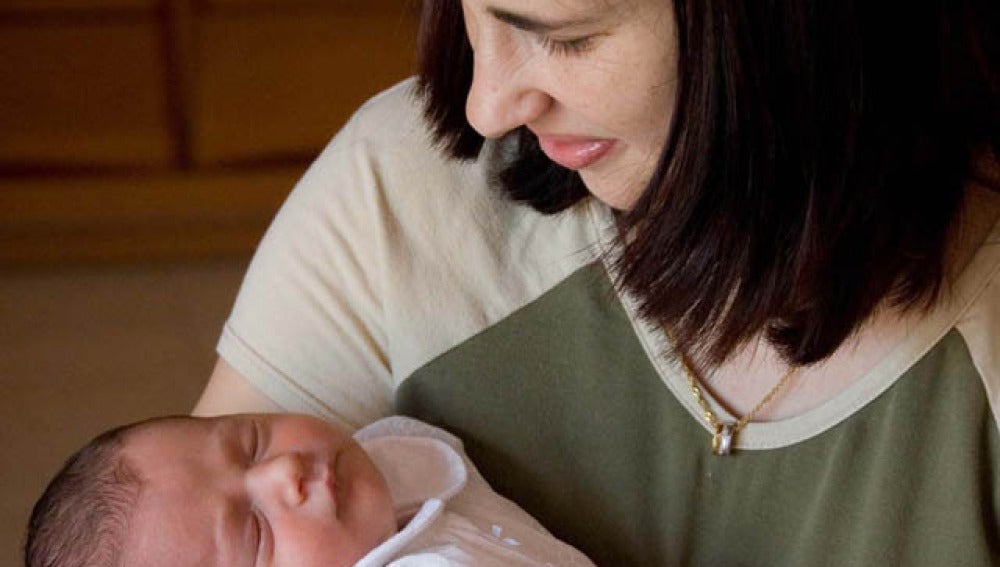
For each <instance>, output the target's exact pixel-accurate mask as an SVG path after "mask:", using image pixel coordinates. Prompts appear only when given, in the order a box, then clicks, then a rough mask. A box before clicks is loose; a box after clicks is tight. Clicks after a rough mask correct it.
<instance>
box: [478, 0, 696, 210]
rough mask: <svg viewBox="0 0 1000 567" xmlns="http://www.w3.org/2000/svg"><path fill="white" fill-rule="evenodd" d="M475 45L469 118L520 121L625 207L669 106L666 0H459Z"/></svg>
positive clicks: (657, 143) (600, 194) (488, 129)
mask: <svg viewBox="0 0 1000 567" xmlns="http://www.w3.org/2000/svg"><path fill="white" fill-rule="evenodd" d="M462 9H463V11H464V14H465V25H466V29H467V31H468V34H469V41H470V42H471V44H472V48H473V51H474V52H475V66H474V73H473V81H472V88H471V90H470V91H469V98H468V101H467V104H466V114H467V117H468V120H469V123H470V124H472V127H473V128H475V129H476V131H478V132H479V133H480V134H482V135H483V136H485V137H487V138H497V137H500V136H502V135H504V134H505V133H507V132H509V131H511V130H513V129H515V128H517V127H519V126H526V127H528V128H529V129H530V130H531V131H532V132H534V133H535V134H536V135H537V136H538V139H539V142H540V144H541V147H542V150H543V151H544V152H545V153H546V154H547V155H548V156H549V158H550V159H552V160H553V161H554V162H556V163H559V164H560V165H562V166H564V167H568V168H570V169H574V170H577V171H579V173H580V176H581V177H582V178H583V181H584V183H586V185H587V187H588V188H589V189H590V191H591V193H593V194H594V195H595V196H596V197H597V198H598V199H601V200H602V201H604V202H605V203H607V204H608V205H610V206H612V207H615V208H618V209H628V208H630V207H631V206H632V205H633V204H634V203H635V201H636V199H637V198H638V197H639V195H640V194H641V192H642V190H643V189H644V188H645V186H646V183H648V181H649V179H650V177H651V176H652V174H653V171H654V170H655V168H656V165H657V161H658V159H659V156H660V153H661V151H662V149H663V145H664V143H665V142H666V139H667V133H668V130H669V127H670V120H671V116H672V114H673V104H674V91H675V83H676V68H677V47H676V43H677V41H676V34H675V26H674V17H673V11H672V8H671V3H670V2H668V1H667V0H462Z"/></svg>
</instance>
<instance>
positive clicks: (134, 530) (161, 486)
mask: <svg viewBox="0 0 1000 567" xmlns="http://www.w3.org/2000/svg"><path fill="white" fill-rule="evenodd" d="M228 422H229V419H228V418H227V419H222V420H204V419H197V418H187V417H183V418H171V419H166V420H161V421H157V422H153V423H148V424H146V425H144V426H143V427H141V428H139V429H137V430H136V431H135V432H134V435H132V436H131V439H128V440H127V441H126V445H125V458H126V459H128V460H129V461H130V464H131V465H132V466H133V467H135V468H136V469H137V471H138V473H139V475H140V476H141V478H142V487H141V489H140V491H139V494H138V498H136V500H135V502H134V504H133V508H132V514H131V521H130V524H131V526H130V529H129V533H130V535H129V537H128V538H127V542H126V545H125V549H124V550H123V551H124V552H125V553H126V555H128V556H130V557H131V558H132V560H131V561H126V562H125V564H129V565H144V566H145V565H152V566H154V567H155V566H157V565H173V566H177V565H214V564H220V563H219V562H218V561H217V560H216V559H217V558H212V559H211V560H209V559H210V557H209V556H208V555H206V554H209V553H210V552H212V553H214V552H215V551H213V550H217V549H218V546H217V545H216V544H215V542H214V539H213V538H214V534H215V530H214V526H215V525H216V522H217V520H218V518H217V516H218V512H219V511H220V510H223V511H224V509H225V507H224V506H220V503H221V502H223V501H224V500H225V497H226V490H225V483H224V478H223V477H222V476H221V475H220V474H219V472H220V471H219V467H220V466H221V465H222V463H224V462H225V459H224V457H225V446H224V444H223V443H221V442H220V433H222V432H223V431H222V429H223V428H224V427H225V426H226V424H227V423H228ZM164 558H169V561H165V560H164ZM221 564H225V563H221Z"/></svg>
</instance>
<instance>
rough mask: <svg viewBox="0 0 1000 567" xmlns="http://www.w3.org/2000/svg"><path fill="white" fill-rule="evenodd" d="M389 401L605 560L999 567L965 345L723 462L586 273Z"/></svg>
mask: <svg viewBox="0 0 1000 567" xmlns="http://www.w3.org/2000/svg"><path fill="white" fill-rule="evenodd" d="M396 403H397V408H396V409H397V410H398V411H399V412H400V413H403V414H406V415H411V416H414V417H418V418H420V419H424V420H426V421H429V422H431V423H434V424H436V425H441V426H443V427H445V428H446V429H448V430H450V431H452V432H453V433H455V434H457V435H458V436H459V437H461V438H462V439H463V440H464V441H465V443H466V446H467V449H468V453H469V455H470V456H471V458H472V460H473V461H474V462H475V463H476V464H477V466H478V467H479V468H480V469H481V470H482V472H483V475H484V476H485V477H486V478H487V480H489V482H490V483H491V484H492V485H493V486H494V487H495V488H496V489H497V490H498V491H499V492H500V493H501V494H504V495H506V496H508V497H510V498H512V499H513V500H515V501H516V502H518V503H519V504H521V505H522V506H523V507H524V508H525V509H526V510H527V511H528V512H529V513H531V514H533V515H534V516H535V517H536V518H537V519H539V520H540V521H541V522H542V524H544V525H545V526H546V527H547V528H549V529H550V530H551V531H552V532H553V533H554V534H555V535H556V536H558V537H560V538H562V539H564V540H565V541H567V542H568V543H570V544H572V545H574V546H576V547H578V548H579V549H581V550H582V551H584V552H585V553H586V554H587V555H589V556H590V557H591V558H592V559H594V560H595V561H596V562H597V563H598V564H600V565H748V566H756V565H760V566H764V565H768V566H774V565H914V566H923V565H927V566H932V565H933V566H938V565H988V564H992V563H1000V555H998V554H1000V550H998V547H997V546H998V539H1000V536H998V526H997V510H998V509H1000V494H998V491H997V486H1000V471H998V470H997V463H998V460H997V456H998V454H1000V435H998V431H997V427H996V424H995V421H994V419H993V416H992V413H991V411H990V407H989V404H988V401H987V398H986V395H985V392H984V389H983V386H982V381H981V378H980V376H979V375H978V373H977V372H976V369H975V367H974V365H973V363H972V361H971V359H970V356H969V352H968V349H967V348H966V345H965V342H964V341H963V339H962V337H961V335H960V334H959V333H957V332H951V333H949V334H948V335H947V336H946V337H945V338H944V339H943V340H942V341H940V342H939V344H938V345H937V346H935V347H934V348H933V349H932V350H931V352H929V353H928V354H927V355H925V356H924V357H923V358H922V359H921V360H920V361H919V362H918V363H917V364H916V365H915V366H913V367H912V368H911V369H910V370H909V371H908V372H906V374H904V375H903V376H901V377H900V378H899V379H898V380H897V381H896V383H895V384H894V385H893V386H892V387H891V388H890V389H889V390H888V391H886V392H885V393H884V394H882V395H881V396H879V397H878V398H876V399H875V400H874V401H873V402H872V403H870V404H868V405H867V406H865V407H864V408H862V409H861V410H860V411H858V412H857V413H855V414H854V415H851V416H845V419H844V421H842V422H840V423H839V424H838V425H836V426H835V427H833V428H831V429H829V430H827V431H825V432H824V433H822V434H820V435H817V436H815V437H813V438H810V439H807V440H806V441H803V442H801V443H797V444H794V445H790V446H787V447H781V448H778V449H771V450H766V451H740V452H738V453H737V454H735V455H733V456H731V457H715V456H712V455H711V454H710V451H709V445H710V438H709V435H708V433H707V432H706V431H705V429H704V428H703V427H702V425H701V424H700V423H698V422H697V421H696V420H695V419H694V418H692V416H691V414H690V413H689V412H688V411H687V410H686V409H685V408H684V407H682V406H681V405H680V404H679V403H678V401H677V400H676V399H675V398H674V397H673V396H672V395H671V394H670V393H669V390H668V389H667V388H666V386H665V385H664V384H663V382H662V381H661V379H660V377H659V375H658V374H657V372H656V371H655V369H654V368H653V366H652V364H651V363H650V361H649V360H648V358H647V355H646V353H645V351H644V350H643V348H642V346H641V344H640V342H639V341H638V340H637V338H636V337H635V335H634V331H633V328H632V326H631V324H630V321H629V320H628V317H627V315H626V313H625V311H624V309H623V308H622V306H621V304H620V303H619V301H618V299H617V297H616V295H615V294H614V292H613V290H612V288H611V285H610V283H609V280H608V278H607V277H606V275H605V273H604V271H603V269H602V268H601V267H600V266H599V265H598V264H594V265H591V266H588V267H586V268H583V269H581V270H580V271H578V272H576V273H575V274H573V275H572V276H571V277H569V278H568V279H567V280H565V281H564V282H562V283H561V284H559V285H558V286H556V287H555V288H553V289H551V290H550V291H549V292H547V293H546V294H544V295H542V296H541V297H540V298H539V299H537V300H536V301H534V302H532V303H530V304H529V305H527V306H525V307H523V308H522V309H520V310H518V311H516V312H515V313H513V314H512V315H511V316H509V317H508V318H506V319H504V320H502V321H500V322H499V323H498V324H496V325H494V326H492V327H489V328H488V329H486V330H484V331H483V332H481V333H480V334H478V335H476V336H474V337H472V338H471V339H470V340H468V341H466V342H464V343H462V344H460V345H457V346H456V347H455V348H453V349H452V350H450V351H448V352H446V353H445V354H443V355H442V356H440V357H438V358H436V359H435V360H433V361H432V362H430V363H429V364H427V365H426V366H424V367H423V368H421V369H419V370H418V371H417V372H415V373H414V374H413V375H411V376H410V377H409V378H407V380H406V381H405V382H404V383H403V384H402V385H401V386H400V388H399V389H398V390H397V396H396Z"/></svg>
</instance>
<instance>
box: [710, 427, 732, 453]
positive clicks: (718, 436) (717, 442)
mask: <svg viewBox="0 0 1000 567" xmlns="http://www.w3.org/2000/svg"><path fill="white" fill-rule="evenodd" d="M735 434H736V424H735V423H720V424H718V425H716V426H715V435H713V436H712V453H713V454H716V455H728V454H730V453H731V452H732V450H733V435H735Z"/></svg>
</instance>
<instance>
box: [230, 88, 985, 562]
mask: <svg viewBox="0 0 1000 567" xmlns="http://www.w3.org/2000/svg"><path fill="white" fill-rule="evenodd" d="M499 146H500V143H499V142H487V144H486V146H485V148H484V151H483V154H482V156H481V157H480V158H479V159H478V160H474V161H465V162H462V161H456V160H452V159H448V158H446V157H445V156H444V155H443V154H442V153H441V152H440V151H439V150H438V149H436V148H435V147H434V145H433V143H432V140H431V136H430V134H429V130H428V125H427V124H426V123H425V121H424V120H423V118H422V108H421V104H420V101H419V100H418V99H417V98H416V95H415V94H414V92H413V83H412V82H405V83H403V84H401V85H398V86H396V87H395V88H393V89H391V90H389V91H387V92H385V93H383V94H381V95H379V96H377V97H376V98H374V99H373V100H371V101H370V102H369V103H368V104H366V105H365V106H364V107H363V108H362V109H361V110H360V111H359V112H358V113H357V114H356V115H355V116H354V118H353V119H352V120H351V121H350V122H349V123H348V124H347V125H346V126H345V128H344V129H343V130H342V131H341V132H340V133H339V134H338V135H337V136H336V137H335V138H334V140H333V141H332V142H331V144H330V145H329V146H328V147H327V148H326V149H325V150H324V151H323V153H322V154H321V155H320V156H319V158H318V159H317V160H316V162H315V163H314V164H313V165H312V167H311V168H310V169H309V170H308V172H307V173H306V174H305V176H304V177H303V179H302V180H301V182H300V183H299V184H298V186H297V187H296V188H295V189H294V191H293V192H292V194H291V195H290V197H289V198H288V200H287V202H286V203H285V204H284V206H283V207H282V209H281V211H280V212H279V214H278V216H277V218H276V219H275V221H274V223H273V224H272V226H271V228H270V229H269V230H268V232H267V234H266V236H265V237H264V239H263V241H262V242H261V244H260V247H259V249H258V251H257V253H256V256H255V257H254V260H253V261H252V263H251V265H250V268H249V270H248V273H247V276H246V279H245V281H244V283H243V286H242V288H241V290H240V293H239V296H238V298H237V301H236V304H235V307H234V309H233V312H232V315H231V317H230V319H229V320H228V322H227V324H226V327H225V329H224V331H223V335H222V338H221V339H220V342H219V347H218V349H219V353H220V355H221V356H222V357H223V358H224V359H225V360H226V361H227V362H228V363H229V364H231V365H232V366H233V367H234V368H236V369H237V370H238V371H239V372H240V373H241V374H242V375H243V376H244V377H246V378H247V379H248V380H249V381H250V382H251V383H252V384H253V385H254V386H256V387H257V388H258V389H260V390H261V391H262V392H264V393H265V394H266V395H267V396H269V397H270V398H271V399H273V400H274V401H275V402H277V403H278V404H280V405H281V406H283V407H284V408H286V409H288V410H290V411H304V412H309V413H312V414H315V415H319V416H321V417H324V418H326V419H329V420H331V421H334V422H337V423H340V424H342V425H346V426H348V427H360V426H363V425H364V424H367V423H370V422H373V421H375V420H377V419H379V418H381V417H383V416H386V415H389V414H392V413H402V414H405V415H410V416H413V417H416V418H419V419H421V420H424V421H427V422H430V423H433V424H435V425H437V426H440V427H442V428H444V429H446V430H448V431H450V432H451V433H453V434H455V435H457V436H458V437H459V438H460V439H462V441H463V442H464V443H465V448H466V450H467V452H468V455H469V456H470V457H471V459H472V461H473V462H474V463H475V464H476V466H477V467H478V468H479V469H480V471H481V472H482V474H483V476H484V477H485V478H486V480H487V481H488V482H489V483H490V484H491V485H492V486H493V487H494V488H495V489H496V490H497V491H498V492H499V493H501V494H503V495H504V496H506V497H508V498H510V499H512V500H513V501H515V502H517V503H518V504H519V505H520V506H522V507H523V508H524V509H525V510H526V511H527V512H528V513H530V514H531V515H532V516H534V517H535V518H536V519H538V520H539V521H540V522H541V524H542V525H544V526H545V527H546V528H548V529H549V530H550V531H551V532H552V533H553V534H554V535H555V536H556V537H558V538H560V539H562V540H564V541H566V542H567V543H568V544H570V545H572V546H574V547H576V548H578V549H580V550H581V551H583V552H584V553H586V554H587V555H588V556H589V557H590V558H591V559H593V560H594V561H595V562H596V563H597V564H599V565H608V566H620V565H645V566H649V565H713V566H716V565H718V566H728V565H746V566H775V565H912V566H940V565H949V566H952V565H988V564H992V563H997V564H1000V514H998V510H1000V432H998V426H997V409H998V404H1000V228H998V227H994V229H993V230H992V232H991V234H990V235H989V236H988V237H987V239H986V241H985V242H984V243H983V244H982V245H981V247H980V249H979V250H978V252H977V253H976V255H975V257H974V258H973V260H972V261H971V263H970V264H969V265H968V267H967V268H966V269H965V270H964V271H963V273H962V274H961V276H960V277H959V278H958V279H957V281H954V282H952V285H951V286H950V295H949V299H948V301H946V302H943V303H942V304H941V305H940V306H938V307H937V308H935V309H934V310H933V311H932V312H931V313H930V314H928V315H927V316H926V317H924V318H923V319H922V320H921V321H920V322H919V324H917V325H916V326H915V327H914V328H913V329H912V330H911V332H910V333H909V334H908V335H907V336H906V337H905V339H904V340H903V341H902V342H901V343H900V344H898V345H897V346H896V347H895V348H894V349H893V350H891V351H890V352H889V353H888V354H887V355H886V356H885V357H884V359H883V360H881V361H880V362H879V363H878V364H877V365H876V366H875V367H874V368H873V369H872V370H871V371H870V372H868V373H867V374H866V375H865V376H862V377H860V378H858V379H857V380H855V381H854V382H853V383H852V384H851V385H850V386H849V387H847V388H846V389H845V390H844V391H842V392H841V393H840V394H838V395H837V396H835V397H834V398H832V399H830V400H829V401H827V402H825V403H824V404H822V405H821V406H819V407H817V408H815V409H812V410H810V411H807V412H806V413H804V414H801V415H798V416H796V417H793V418H790V419H785V420H781V421H775V422H767V423H751V424H750V425H748V426H747V427H746V428H745V429H744V430H743V431H742V432H741V433H740V435H739V436H738V438H737V440H736V443H737V444H736V452H735V453H734V454H733V455H731V456H728V457H717V456H713V455H712V454H711V452H710V450H709V448H708V447H709V445H710V443H709V439H710V432H709V430H708V426H707V425H706V424H705V422H704V421H703V419H702V417H701V410H700V408H699V406H698V403H697V401H696V400H695V399H694V396H693V395H692V394H691V392H690V390H689V387H688V383H687V378H686V376H685V373H684V370H683V368H681V367H680V365H679V364H678V363H677V362H676V358H675V357H672V356H670V352H669V343H668V341H667V340H666V338H665V336H664V333H663V331H662V329H659V328H657V327H656V326H655V325H651V324H649V323H647V322H645V321H644V320H642V319H641V318H640V317H639V316H638V315H637V310H636V308H635V303H634V302H633V301H632V300H631V299H630V298H629V297H627V296H626V295H624V294H622V293H620V292H619V291H618V290H616V289H615V286H614V285H613V284H612V282H613V279H614V278H613V276H612V275H611V274H612V272H611V268H610V267H609V263H608V262H607V261H606V258H607V254H606V251H607V250H608V246H611V245H612V244H611V243H612V242H613V237H614V233H615V231H614V230H613V222H614V220H613V216H612V213H611V211H610V209H608V208H607V207H606V206H605V205H603V204H602V203H600V202H599V201H598V200H596V199H592V198H591V199H585V200H584V201H582V202H580V203H579V204H577V205H576V206H574V207H573V208H571V209H569V210H567V211H565V212H563V213H560V214H557V215H551V216H546V215H542V214H540V213H538V212H536V211H534V210H532V209H530V208H528V207H525V206H523V205H520V204H516V203H513V202H510V201H509V200H507V199H506V198H505V197H504V196H503V195H502V194H501V193H500V192H499V191H498V190H497V189H496V188H495V187H494V186H493V185H492V184H491V179H492V174H493V172H494V171H495V165H492V164H496V163H497V162H498V160H500V159H501V158H502V157H503V155H506V154H505V153H504V151H503V148H501V147H499ZM716 412H717V413H718V414H719V415H726V414H725V412H724V410H723V409H722V408H721V407H718V405H717V404H716Z"/></svg>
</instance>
